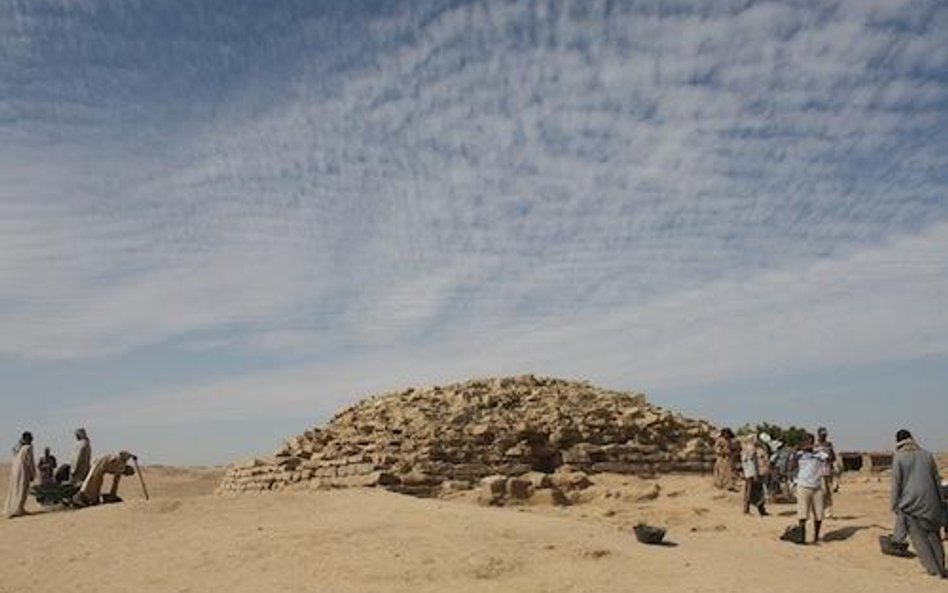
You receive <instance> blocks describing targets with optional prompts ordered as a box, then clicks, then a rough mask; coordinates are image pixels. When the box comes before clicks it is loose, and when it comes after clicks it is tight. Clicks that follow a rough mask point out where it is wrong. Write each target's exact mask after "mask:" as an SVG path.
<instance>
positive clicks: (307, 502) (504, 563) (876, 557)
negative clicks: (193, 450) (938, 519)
mask: <svg viewBox="0 0 948 593" xmlns="http://www.w3.org/2000/svg"><path fill="white" fill-rule="evenodd" d="M144 473H145V477H146V480H147V481H148V486H149V490H150V492H151V494H152V499H151V501H149V502H145V501H144V500H143V499H142V497H141V491H140V487H139V485H138V483H137V480H135V479H132V480H129V481H127V482H123V485H122V488H121V492H120V493H121V494H122V495H123V496H124V497H125V498H126V502H125V503H124V504H121V505H109V506H102V507H97V508H91V509H83V510H79V511H53V512H39V513H36V514H33V515H31V516H28V517H23V518H18V519H15V520H4V521H2V522H0V555H2V556H3V557H4V559H5V562H4V563H3V564H2V565H0V593H33V592H37V593H40V592H47V591H58V590H63V589H64V588H68V589H69V590H71V591H77V592H84V591H88V592H93V591H95V592H96V593H110V592H116V593H118V592H123V593H124V592H128V591H136V592H174V593H186V592H190V593H197V592H205V591H234V592H244V591H246V592H251V591H253V592H259V591H267V592H279V591H287V592H290V591H293V592H299V591H327V592H329V591H331V592H339V593H346V592H366V593H368V592H373V593H378V592H385V591H392V592H409V591H410V592H413V593H418V592H422V591H432V592H435V591H437V592H443V591H456V592H464V591H516V592H518V593H525V592H538V593H539V592H557V591H562V592H567V591H589V592H594V591H595V592H603V591H657V590H662V591H666V592H669V593H677V592H682V593H684V592H692V591H708V592H715V591H720V592H739V591H752V590H759V589H762V588H765V589H767V590H768V591H772V592H775V593H780V592H784V591H786V592H791V591H793V592H796V591H798V590H799V589H800V587H801V586H808V587H809V586H810V585H806V583H812V587H826V588H828V589H829V590H837V591H860V592H861V593H876V592H878V593H893V592H896V591H913V592H918V593H925V592H928V591H936V590H937V591H944V590H945V583H944V582H942V581H939V580H936V579H932V578H930V577H928V576H926V575H924V574H923V571H922V568H921V566H920V565H919V564H918V562H917V561H915V560H906V559H897V558H890V557H884V556H882V555H881V554H880V553H879V550H878V543H877V537H878V536H879V535H881V534H883V533H885V532H887V531H888V530H889V528H890V525H891V517H890V516H889V514H888V512H887V511H886V508H887V504H886V501H887V496H888V480H887V477H886V476H884V475H879V476H864V475H861V474H851V475H847V476H846V478H845V480H844V483H843V487H842V491H841V493H840V495H839V496H838V497H837V503H836V512H837V515H838V517H839V518H838V519H836V520H830V521H827V524H826V526H825V529H824V531H825V534H826V536H827V539H828V540H830V541H827V542H826V543H823V544H821V545H819V546H805V547H801V546H795V545H792V544H788V543H785V542H781V541H779V540H778V536H779V534H780V533H781V532H782V530H783V528H784V527H785V526H787V525H789V524H790V523H792V522H793V520H794V519H793V516H792V513H793V507H792V506H788V505H772V506H771V509H770V510H771V512H772V513H773V514H772V516H770V517H764V518H760V517H756V516H751V517H747V516H744V515H742V514H741V512H740V502H739V495H738V494H736V493H727V494H722V493H719V492H717V491H715V490H713V489H712V487H711V480H710V477H704V476H664V477H661V478H659V479H655V480H643V479H639V478H630V477H626V476H617V475H597V476H593V479H594V482H595V485H594V486H593V487H592V488H590V489H589V490H588V491H587V492H586V493H585V494H584V495H583V498H584V500H585V501H586V502H583V503H582V504H577V505H574V506H571V507H565V508H561V507H551V506H545V505H528V506H522V507H506V508H488V507H481V506H478V505H477V504H475V503H474V502H473V500H472V498H473V496H472V494H471V493H461V494H459V495H458V496H457V498H456V499H455V500H433V499H417V498H411V497H408V496H404V495H399V494H393V493H389V492H385V491H381V490H372V489H352V490H331V491H307V492H297V493H268V494H263V495H256V496H244V497H238V498H227V497H219V496H215V495H213V494H212V492H213V489H214V487H215V486H216V484H217V481H218V480H219V478H220V475H221V469H220V468H206V467H204V468H182V467H167V466H164V467H155V466H149V467H146V468H145V469H144ZM0 483H2V486H0V488H2V491H0V494H5V491H6V487H7V472H6V467H5V466H4V467H3V468H2V469H0ZM31 510H34V511H35V510H36V507H35V505H34V506H31ZM640 520H643V521H647V522H650V523H654V524H661V525H665V526H667V527H668V529H669V535H668V538H669V540H670V541H671V542H673V544H674V545H672V546H667V547H649V546H644V545H641V544H639V543H637V542H636V541H635V539H634V537H633V536H632V533H631V527H632V525H634V524H635V523H636V522H638V521H640ZM44 570H45V571H46V572H43V571H44Z"/></svg>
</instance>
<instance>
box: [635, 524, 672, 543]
mask: <svg viewBox="0 0 948 593" xmlns="http://www.w3.org/2000/svg"><path fill="white" fill-rule="evenodd" d="M632 531H634V532H635V539H637V540H639V541H640V542H642V543H643V544H652V545H655V544H660V543H662V540H663V539H665V530H664V529H663V528H661V527H652V526H651V525H646V524H645V523H639V524H638V525H636V526H635V527H633V528H632Z"/></svg>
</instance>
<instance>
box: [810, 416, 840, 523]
mask: <svg viewBox="0 0 948 593" xmlns="http://www.w3.org/2000/svg"><path fill="white" fill-rule="evenodd" d="M813 450H814V451H817V452H823V453H826V460H825V461H824V462H823V470H822V471H823V512H824V513H825V514H826V516H827V517H829V518H830V519H832V518H833V477H834V475H833V471H834V470H833V468H834V467H835V465H836V449H834V448H833V443H832V442H830V440H829V431H828V430H826V427H823V426H821V427H819V428H818V429H816V444H815V445H813Z"/></svg>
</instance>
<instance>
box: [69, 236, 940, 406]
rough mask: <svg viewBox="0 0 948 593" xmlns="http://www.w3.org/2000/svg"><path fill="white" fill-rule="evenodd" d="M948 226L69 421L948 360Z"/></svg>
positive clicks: (142, 400)
mask: <svg viewBox="0 0 948 593" xmlns="http://www.w3.org/2000/svg"><path fill="white" fill-rule="evenodd" d="M946 252H948V225H945V224H942V225H938V226H936V227H933V228H932V229H930V230H929V231H927V232H925V233H924V234H922V235H920V236H918V237H913V238H907V239H900V240H898V241H895V242H893V243H891V244H889V245H886V246H883V247H878V248H872V249H867V250H865V251H861V252H858V253H855V254H853V255H851V256H848V257H845V258H841V259H833V260H825V261H820V262H816V263H810V264H806V265H802V266H795V267H788V268H786V269H780V270H771V271H766V272H762V273H760V274H759V275H757V276H754V277H751V278H747V279H745V280H742V281H733V280H723V281H719V282H715V283H711V284H708V285H706V286H703V287H702V288H700V289H696V290H688V291H683V292H680V293H676V294H672V295H666V296H665V297H662V298H660V299H656V300H654V301H651V302H647V303H643V304H631V305H628V306H624V307H618V308H616V309H614V310H611V311H607V312H602V313H599V314H593V315H589V314H561V315H558V316H556V317H555V318H550V319H538V320H532V321H528V320H524V319H522V318H517V317H510V318H508V319H503V320H493V321H492V322H491V323H489V324H487V325H481V324H479V323H476V322H470V323H469V324H467V325H466V326H464V327H462V328H458V329H457V330H456V331H453V332H452V333H451V334H450V335H448V336H445V337H444V339H443V340H442V341H440V342H439V343H438V344H437V345H436V346H420V347H389V348H385V349H375V350H371V351H361V352H359V353H355V354H353V355H350V356H347V357H344V358H342V359H336V360H333V361H332V362H331V363H324V364H313V365H303V366H301V367H298V368H295V369H292V370H287V371H280V372H272V373H261V374H258V375H253V376H249V377H240V378H234V379H228V380H224V381H220V382H215V383H211V384H209V385H205V386H202V387H197V388H184V389H181V390H175V391H170V392H164V393H152V394H148V393H140V394H135V395H130V396H128V397H125V398H122V399H121V400H116V401H106V402H100V403H97V404H94V405H92V406H80V407H79V408H78V409H75V410H65V411H63V412H62V414H64V416H68V417H82V418H93V417H97V416H98V415H107V416H108V417H109V418H110V419H111V421H112V422H114V423H116V424H119V425H123V424H130V425H137V424H165V423H168V424H178V423H182V422H185V423H186V422H210V421H222V420H247V419H260V418H282V417H288V416H297V415H299V416H300V417H302V418H309V419H310V421H313V422H315V421H316V419H318V418H321V417H326V416H328V415H329V414H330V413H331V412H333V411H335V410H337V409H338V408H340V407H341V406H343V405H345V404H348V403H350V402H351V401H353V400H355V399H356V398H357V397H360V396H364V395H368V394H370V393H373V392H377V391H380V390H386V389H392V390H394V389H398V388H401V387H406V386H409V385H417V384H425V383H429V384H430V383H437V382H442V381H449V380H456V379H463V378H467V377H470V376H487V375H503V374H519V373H526V372H534V373H539V374H549V375H556V376H566V377H582V378H586V379H592V380H594V381H596V382H599V383H605V384H608V385H611V386H615V387H620V388H627V389H644V390H651V389H652V388H656V387H659V386H660V387H661V388H662V389H667V388H671V387H681V386H690V385H702V384H708V383H714V382H716V381H722V380H725V379H729V378H732V377H748V376H756V375H767V374H771V373H788V372H794V371H800V370H813V369H819V368H830V367H836V366H843V365H851V364H871V363H875V362H883V361H893V360H902V359H912V358H916V357H921V356H929V355H941V356H945V355H948V306H946V305H945V304H944V303H945V302H948V301H946V297H948V259H946V258H945V257H944V253H946Z"/></svg>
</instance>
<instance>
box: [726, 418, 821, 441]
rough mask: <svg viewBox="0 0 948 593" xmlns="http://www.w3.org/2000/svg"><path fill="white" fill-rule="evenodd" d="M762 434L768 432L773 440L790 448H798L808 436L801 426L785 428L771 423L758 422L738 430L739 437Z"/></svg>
mask: <svg viewBox="0 0 948 593" xmlns="http://www.w3.org/2000/svg"><path fill="white" fill-rule="evenodd" d="M762 432H766V433H767V434H769V435H770V437H771V438H773V439H776V440H778V441H782V442H783V443H784V444H786V445H788V446H790V447H796V446H797V445H798V444H800V443H801V442H802V441H803V437H805V436H806V435H807V434H808V432H807V430H806V429H805V428H800V427H799V426H792V425H791V426H788V427H786V428H784V427H782V426H779V425H777V424H771V423H770V422H758V423H757V424H756V425H754V426H752V425H750V424H745V425H744V426H742V427H740V428H738V429H737V435H738V436H744V435H748V434H760V433H762Z"/></svg>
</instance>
